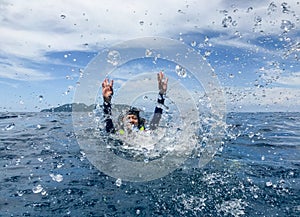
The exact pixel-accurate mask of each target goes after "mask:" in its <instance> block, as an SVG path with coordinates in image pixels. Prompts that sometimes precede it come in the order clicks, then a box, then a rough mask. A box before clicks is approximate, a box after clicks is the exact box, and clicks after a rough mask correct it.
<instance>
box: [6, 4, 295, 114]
mask: <svg viewBox="0 0 300 217" xmlns="http://www.w3.org/2000/svg"><path fill="white" fill-rule="evenodd" d="M299 25H300V1H298V0H285V1H277V0H274V1H264V0H253V1H238V0H210V1H209V3H208V2H207V1H197V0H193V1H190V0H163V1H162V0H151V1H146V0H144V1H142V0H101V1H93V0H85V1H80V0H57V1H50V0H44V1H39V0H28V1H26V2H25V1H21V0H9V1H8V0H7V1H6V0H1V1H0V32H1V34H0V92H1V93H2V94H1V95H0V101H1V104H0V112H17V111H20V112H26V111H39V110H41V109H44V108H49V107H56V106H59V105H63V104H65V103H72V102H73V96H74V92H75V91H76V87H77V86H78V85H80V77H81V76H82V75H84V70H85V69H86V67H87V65H88V64H89V63H90V62H91V61H92V60H93V58H95V57H96V56H97V54H98V53H99V52H101V50H103V49H105V48H109V47H111V46H113V45H115V44H117V43H122V42H124V41H127V40H132V39H135V38H141V37H149V36H155V37H164V38H170V39H173V40H178V41H179V42H183V43H185V44H186V45H187V46H190V47H191V48H193V49H195V50H197V51H198V52H199V53H200V54H201V55H203V57H204V58H205V60H206V61H207V63H208V64H210V66H211V67H212V68H213V70H214V72H215V73H216V75H217V77H218V79H219V81H220V84H221V87H222V89H223V91H224V96H225V99H226V106H227V110H228V111H241V112H243V111H264V112H265V111H300V64H299V62H300V60H299V57H300V32H299ZM140 65H141V64H140ZM141 66H143V65H141ZM133 67H135V66H133ZM146 68H147V67H146V66H145V70H146ZM174 70H175V69H174Z"/></svg>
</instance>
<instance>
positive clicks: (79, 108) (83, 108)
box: [41, 103, 96, 112]
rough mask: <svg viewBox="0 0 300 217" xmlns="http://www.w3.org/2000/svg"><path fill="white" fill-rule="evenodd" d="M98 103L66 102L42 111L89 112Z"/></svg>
mask: <svg viewBox="0 0 300 217" xmlns="http://www.w3.org/2000/svg"><path fill="white" fill-rule="evenodd" d="M95 107H96V105H95V104H93V105H89V106H88V105H86V104H84V103H70V104H64V105H61V106H58V107H54V108H49V109H43V110H41V112H72V111H76V112H87V111H93V110H94V109H95Z"/></svg>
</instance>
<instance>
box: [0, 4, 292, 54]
mask: <svg viewBox="0 0 300 217" xmlns="http://www.w3.org/2000/svg"><path fill="white" fill-rule="evenodd" d="M225 3H226V2H224V1H221V0H211V1H210V2H209V4H207V3H206V2H203V1H195V2H191V3H186V2H185V1H180V0H167V1H163V2H161V1H160V0H153V1H134V0H133V1H117V0H115V1H109V0H102V1H91V0H87V1H80V0H69V1H59V3H58V1H42V2H41V1H30V3H28V4H24V3H23V2H22V3H21V2H20V1H9V2H8V3H7V5H5V4H4V3H2V4H1V11H2V12H1V15H0V16H1V18H2V21H1V27H0V31H1V36H0V39H1V40H0V45H1V50H2V51H5V53H9V54H14V55H17V56H24V57H30V58H32V57H35V58H40V57H42V56H43V54H44V53H45V52H50V51H62V50H85V49H87V48H86V47H85V46H82V45H83V44H85V43H88V44H90V45H91V46H103V45H105V44H106V45H109V44H111V43H114V42H117V41H122V40H126V39H129V38H135V37H142V36H152V35H159V36H164V37H172V36H174V35H178V34H179V33H180V32H186V31H200V32H201V31H204V29H211V30H218V31H226V32H230V31H232V32H234V31H240V32H243V34H244V36H245V37H246V38H247V37H250V34H248V33H249V32H251V33H252V35H253V32H252V28H253V25H254V21H253V20H254V18H255V17H256V16H259V15H261V16H262V17H263V18H265V24H264V25H265V26H263V27H262V29H264V30H265V31H266V32H270V31H271V30H272V31H277V33H278V32H279V31H281V30H280V28H279V27H278V25H280V22H281V20H282V19H284V17H287V19H288V18H291V17H293V16H291V15H290V14H283V13H282V12H281V11H280V4H281V3H279V2H278V3H277V7H278V8H277V10H276V11H275V12H273V13H274V14H276V18H275V19H274V18H273V17H272V16H271V15H266V14H267V7H268V4H267V3H264V4H262V3H260V5H259V7H256V4H257V2H256V3H251V4H253V5H252V6H253V11H251V12H249V13H247V12H246V8H241V9H240V10H237V11H236V12H232V11H233V9H234V8H232V7H230V8H229V10H228V11H229V12H228V16H229V15H230V16H232V18H233V19H236V20H237V22H238V23H237V25H236V26H235V27H234V26H231V28H223V27H222V24H221V22H222V20H223V18H224V17H225V16H226V15H225V14H224V13H220V12H219V11H220V10H222V9H224V7H228V6H227V5H226V4H225ZM251 4H249V6H251ZM290 5H292V4H290ZM237 7H238V4H237ZM247 7H248V6H247ZM226 9H228V8H226ZM295 9H296V8H295ZM230 10H231V11H230ZM274 16H275V15H274ZM271 19H272V20H273V21H274V22H277V23H276V25H275V24H274V25H272V24H271V25H270V23H269V20H271ZM20 21H22V22H20ZM213 23H214V24H213ZM295 28H296V27H295ZM252 37H253V36H252Z"/></svg>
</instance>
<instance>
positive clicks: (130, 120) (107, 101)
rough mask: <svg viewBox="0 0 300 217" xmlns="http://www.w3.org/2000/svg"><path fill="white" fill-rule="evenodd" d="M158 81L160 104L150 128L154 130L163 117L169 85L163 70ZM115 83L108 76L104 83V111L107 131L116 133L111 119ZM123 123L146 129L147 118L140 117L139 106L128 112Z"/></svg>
mask: <svg viewBox="0 0 300 217" xmlns="http://www.w3.org/2000/svg"><path fill="white" fill-rule="evenodd" d="M157 81H158V89H159V96H158V99H157V102H158V106H156V107H155V110H154V115H153V118H152V120H151V122H150V129H151V130H154V129H156V128H157V126H158V124H159V121H160V119H161V115H162V112H163V109H162V106H159V105H164V101H165V98H164V96H165V95H166V92H167V85H168V78H165V77H164V74H163V72H159V73H158V74H157ZM113 84H114V81H113V80H111V81H109V79H108V78H106V79H105V80H104V81H103V83H102V95H103V112H104V114H105V116H106V118H105V124H106V125H105V128H106V132H110V133H115V132H116V129H115V127H114V124H113V122H112V119H111V99H112V96H113V92H114V91H113ZM122 121H123V123H124V122H125V123H126V124H123V125H124V126H126V127H127V128H132V127H133V128H136V129H138V130H144V129H145V119H143V118H141V117H140V112H139V110H138V109H137V108H134V107H133V108H130V109H129V110H128V111H127V112H126V115H125V117H124V118H123V120H122ZM119 133H120V134H122V133H124V130H123V129H119Z"/></svg>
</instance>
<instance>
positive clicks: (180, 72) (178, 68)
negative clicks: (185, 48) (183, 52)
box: [175, 65, 187, 78]
mask: <svg viewBox="0 0 300 217" xmlns="http://www.w3.org/2000/svg"><path fill="white" fill-rule="evenodd" d="M175 71H176V73H177V75H178V76H179V77H182V78H185V77H186V76H187V73H186V70H185V69H184V68H183V67H181V66H180V65H176V67H175Z"/></svg>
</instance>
